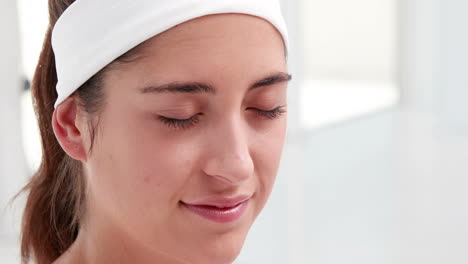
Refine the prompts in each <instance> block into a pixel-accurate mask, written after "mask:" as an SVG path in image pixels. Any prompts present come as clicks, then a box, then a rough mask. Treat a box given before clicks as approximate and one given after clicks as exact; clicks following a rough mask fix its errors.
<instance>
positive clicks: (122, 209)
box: [53, 14, 287, 264]
mask: <svg viewBox="0 0 468 264" xmlns="http://www.w3.org/2000/svg"><path fill="white" fill-rule="evenodd" d="M139 55H141V56H138V58H137V59H136V60H135V61H132V62H130V63H124V64H119V65H116V66H113V67H112V69H111V71H110V72H109V74H107V75H106V78H105V80H104V93H105V96H106V99H105V100H106V104H105V105H104V107H103V109H102V111H101V112H100V113H99V116H98V117H89V116H87V115H86V114H85V113H84V112H83V111H82V110H81V109H80V108H79V107H78V106H77V99H76V98H74V97H70V98H68V99H67V100H66V101H65V102H63V103H62V104H61V105H60V106H58V108H57V109H56V110H55V112H54V117H53V127H54V131H55V134H56V136H57V138H58V140H59V142H60V144H61V145H62V147H63V149H64V150H65V151H66V152H67V153H68V154H69V155H70V156H71V157H73V158H75V159H77V160H80V161H82V163H83V168H84V177H86V181H87V188H88V192H87V197H86V199H87V200H86V213H85V216H84V219H82V220H81V221H82V227H81V229H80V232H79V235H78V238H77V240H76V241H75V243H74V244H73V245H72V246H71V248H70V249H69V250H68V251H67V252H66V253H65V254H64V255H62V256H61V257H60V258H59V259H58V260H57V261H56V263H218V264H227V263H232V262H233V261H234V259H235V258H236V257H237V256H238V254H239V252H240V250H241V248H242V245H243V243H244V240H245V237H246V235H247V233H248V230H249V228H250V227H251V225H252V223H253V222H254V220H255V218H256V217H257V216H258V214H259V213H260V211H261V210H262V208H263V207H264V205H265V203H266V201H267V199H268V196H269V195H270V192H271V190H272V187H273V184H274V181H275V177H276V174H277V170H278V166H279V163H280V156H281V152H282V149H283V143H284V137H285V132H286V113H282V114H278V115H277V116H275V117H274V118H268V117H266V116H264V115H262V114H261V113H262V112H259V111H258V109H260V110H272V109H275V108H277V107H279V106H283V108H282V109H283V110H284V111H286V110H287V107H286V101H287V97H286V88H287V80H286V79H285V78H287V77H284V76H283V75H281V74H280V76H282V77H284V78H279V79H278V78H277V80H276V81H274V82H268V81H267V82H265V78H268V77H271V76H275V75H276V76H278V73H286V72H287V70H286V62H285V54H284V44H283V40H282V38H281V35H280V34H279V33H278V32H277V31H276V29H275V28H274V27H273V26H272V25H271V24H269V23H268V22H266V21H265V20H263V19H260V18H257V17H253V16H248V15H241V14H222V15H211V16H206V17H202V18H198V19H194V20H191V21H188V22H185V23H183V24H181V25H178V26H176V27H174V28H172V29H170V30H168V31H166V32H164V33H161V34H159V35H158V36H156V37H153V38H152V39H150V40H148V41H146V42H145V44H144V46H143V47H142V49H141V50H140V51H139ZM261 80H264V82H263V85H259V86H258V87H256V88H254V89H249V88H250V87H252V85H253V84H255V83H257V84H258V83H259V81H261ZM270 80H271V78H270ZM184 82H190V83H193V82H198V83H203V84H207V85H210V87H212V88H213V89H214V90H215V91H214V93H204V92H199V93H196V92H194V93H173V92H161V93H157V92H154V91H153V92H151V91H152V89H151V88H147V87H159V86H161V85H166V84H170V83H172V84H173V83H184ZM260 83H261V82H260ZM145 88H147V89H145ZM153 90H154V89H153ZM160 116H164V117H169V118H177V119H188V118H191V117H194V116H196V118H198V119H197V121H196V122H194V123H191V125H182V126H178V127H176V126H173V125H168V124H167V123H165V122H163V121H162V120H161V119H160ZM97 118H98V119H99V128H98V133H97V137H96V139H95V142H94V146H93V150H92V152H91V153H88V152H87V150H88V148H89V146H90V138H89V129H90V128H89V127H88V124H89V122H88V121H89V120H90V119H91V121H93V122H97ZM240 194H246V195H253V196H252V198H251V199H250V200H249V203H248V207H247V209H246V211H245V213H244V214H243V215H242V217H241V218H240V219H238V220H236V221H234V222H230V223H223V224H220V223H215V222H212V221H209V220H206V219H204V218H202V217H200V216H198V215H195V214H193V213H191V212H190V211H188V210H187V209H185V208H183V207H181V206H180V201H184V202H193V201H197V200H203V199H207V198H210V197H214V196H216V197H219V196H223V197H234V196H237V195H240Z"/></svg>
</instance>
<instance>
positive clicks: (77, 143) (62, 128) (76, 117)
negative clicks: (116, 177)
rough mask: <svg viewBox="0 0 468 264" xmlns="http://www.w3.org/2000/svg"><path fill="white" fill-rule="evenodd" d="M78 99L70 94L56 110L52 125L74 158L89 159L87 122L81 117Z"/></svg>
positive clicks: (84, 160)
mask: <svg viewBox="0 0 468 264" xmlns="http://www.w3.org/2000/svg"><path fill="white" fill-rule="evenodd" d="M77 103H78V102H76V99H75V98H74V97H73V96H70V97H69V98H67V99H66V100H65V101H63V102H62V103H61V104H60V105H58V106H57V108H56V109H55V111H54V114H53V116H52V127H53V129H54V133H55V137H56V138H57V140H58V142H59V143H60V146H61V147H62V149H63V150H64V151H65V152H66V153H67V154H68V155H69V156H70V157H72V158H73V159H76V160H81V161H83V162H86V161H87V151H86V149H87V148H86V147H85V142H86V140H85V138H84V137H83V136H84V135H85V131H86V129H85V128H86V122H84V119H83V118H82V117H81V116H82V115H81V114H80V109H79V108H78V105H77Z"/></svg>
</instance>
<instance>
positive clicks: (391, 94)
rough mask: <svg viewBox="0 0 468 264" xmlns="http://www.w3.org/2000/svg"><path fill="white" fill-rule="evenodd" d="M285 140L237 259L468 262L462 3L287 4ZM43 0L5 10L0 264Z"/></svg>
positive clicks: (35, 142) (323, 0)
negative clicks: (276, 172)
mask: <svg viewBox="0 0 468 264" xmlns="http://www.w3.org/2000/svg"><path fill="white" fill-rule="evenodd" d="M282 6H283V10H284V15H285V17H286V20H287V23H288V26H289V29H290V36H291V51H290V54H289V68H290V72H291V73H293V75H294V80H293V81H292V83H291V84H290V90H289V91H290V94H289V131H288V139H287V144H286V146H285V151H284V156H283V160H282V164H281V167H280V171H279V175H278V180H277V182H276V185H275V187H274V190H273V193H272V196H271V199H270V201H269V203H268V204H267V206H266V208H265V210H264V211H263V212H262V214H261V215H260V216H259V218H258V220H257V222H256V223H255V225H254V226H253V228H252V230H251V232H250V234H249V236H248V238H247V242H246V244H245V247H244V250H243V251H242V253H241V255H240V256H239V258H238V260H237V261H236V263H237V264H245V263H273V264H276V263H278V264H279V263H292V264H295V263H298V264H301V263H314V264H344V263H359V264H375V263H395V264H414V263H425V264H432V263H434V264H439V263H451V264H456V263H468V192H467V191H466V189H467V188H468V72H467V71H468V16H467V15H466V14H467V12H468V1H466V0H288V1H287V0H283V1H282ZM46 27H47V1H46V0H17V1H14V0H1V1H0V29H1V30H0V32H1V35H0V83H1V86H0V108H1V109H0V128H1V129H0V263H19V256H18V252H19V249H18V232H19V227H20V218H21V213H22V206H23V204H24V197H21V196H20V197H19V199H17V200H16V201H15V202H14V203H10V199H11V198H12V197H13V196H14V195H15V194H16V193H17V192H18V191H19V190H20V188H21V187H22V186H23V185H24V184H25V183H26V180H27V179H28V177H30V175H31V174H32V173H33V172H34V170H35V169H36V168H37V166H38V164H39V161H40V156H41V150H40V144H39V137H38V131H37V127H36V121H35V118H34V114H33V112H32V106H31V99H30V91H29V83H30V81H31V78H32V74H33V71H34V68H35V64H36V62H37V59H38V54H39V51H40V48H41V45H42V40H43V35H44V32H45V29H46Z"/></svg>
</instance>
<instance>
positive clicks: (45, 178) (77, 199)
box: [21, 27, 85, 264]
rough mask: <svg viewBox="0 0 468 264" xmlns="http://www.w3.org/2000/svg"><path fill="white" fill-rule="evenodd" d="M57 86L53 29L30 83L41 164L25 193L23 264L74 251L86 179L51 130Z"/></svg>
mask: <svg viewBox="0 0 468 264" xmlns="http://www.w3.org/2000/svg"><path fill="white" fill-rule="evenodd" d="M56 83H57V75H56V70H55V58H54V54H53V51H52V46H51V28H50V27H49V28H48V30H47V33H46V37H45V41H44V45H43V49H42V52H41V54H40V57H39V63H38V65H37V68H36V71H35V73H34V78H33V80H32V90H31V92H32V98H33V105H34V110H35V112H36V117H37V120H38V124H39V130H40V134H41V139H42V161H41V165H40V167H39V169H38V171H37V172H36V173H35V174H34V175H33V177H32V178H31V180H30V181H29V183H28V184H27V185H26V187H25V188H24V190H25V191H29V195H28V199H27V202H26V207H25V211H24V214H23V226H22V238H21V257H22V262H23V263H28V262H29V260H30V259H31V258H33V259H34V260H35V262H37V263H38V264H45V263H51V262H53V261H54V260H55V259H57V258H58V257H59V256H60V255H61V254H62V253H63V252H64V251H65V250H67V249H68V248H69V247H70V245H71V244H72V243H73V242H74V241H75V239H76V237H77V234H78V226H79V223H78V219H79V216H80V214H81V208H82V206H83V200H84V187H85V186H84V182H83V180H84V179H83V177H82V175H81V164H80V162H79V161H76V160H73V159H71V158H70V157H69V156H68V155H67V154H66V153H65V152H64V151H63V149H62V148H61V146H60V144H59V143H58V141H57V139H56V138H55V135H54V132H53V130H52V114H53V111H54V103H55V100H56V98H57V93H56V90H55V85H56Z"/></svg>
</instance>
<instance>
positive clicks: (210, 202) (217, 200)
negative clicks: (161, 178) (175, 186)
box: [182, 195, 252, 208]
mask: <svg viewBox="0 0 468 264" xmlns="http://www.w3.org/2000/svg"><path fill="white" fill-rule="evenodd" d="M251 197H252V195H238V196H235V197H220V196H218V197H210V198H208V199H204V200H197V201H194V202H183V201H182V202H183V203H185V204H188V205H192V206H202V205H205V206H214V207H218V208H227V207H234V206H236V205H238V204H240V203H243V202H245V201H247V200H248V199H250V198H251Z"/></svg>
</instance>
